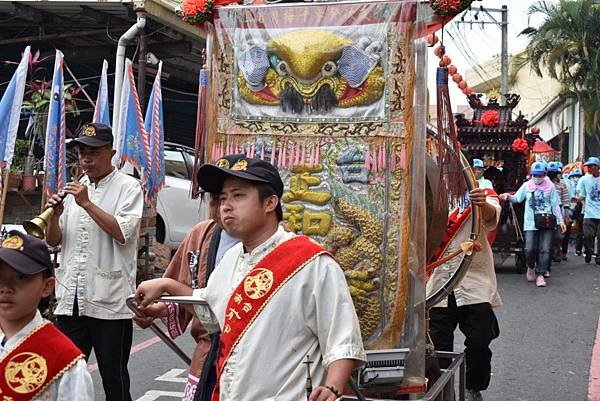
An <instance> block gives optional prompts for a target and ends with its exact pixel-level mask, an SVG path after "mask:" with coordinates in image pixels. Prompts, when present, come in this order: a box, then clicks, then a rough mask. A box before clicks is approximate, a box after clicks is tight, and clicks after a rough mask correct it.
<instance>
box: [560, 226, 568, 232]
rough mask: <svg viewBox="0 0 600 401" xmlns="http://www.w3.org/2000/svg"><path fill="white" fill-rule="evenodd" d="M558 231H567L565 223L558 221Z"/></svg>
mask: <svg viewBox="0 0 600 401" xmlns="http://www.w3.org/2000/svg"><path fill="white" fill-rule="evenodd" d="M560 232H561V233H563V234H564V233H566V232H567V226H566V225H565V223H560Z"/></svg>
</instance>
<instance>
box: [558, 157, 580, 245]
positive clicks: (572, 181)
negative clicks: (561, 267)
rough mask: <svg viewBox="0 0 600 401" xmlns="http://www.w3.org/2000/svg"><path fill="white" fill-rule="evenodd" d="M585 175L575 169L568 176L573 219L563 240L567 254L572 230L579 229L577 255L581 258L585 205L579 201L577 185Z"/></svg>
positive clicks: (576, 243)
mask: <svg viewBox="0 0 600 401" xmlns="http://www.w3.org/2000/svg"><path fill="white" fill-rule="evenodd" d="M582 175H583V173H582V172H581V170H580V169H578V168H575V169H573V170H571V172H570V173H569V175H568V178H567V179H568V180H569V199H570V200H571V208H570V213H571V216H570V217H571V219H570V222H569V224H567V233H566V234H565V238H563V243H562V251H563V252H564V253H566V252H567V249H568V248H569V237H570V236H571V230H572V228H573V224H575V226H576V227H577V235H576V242H575V255H577V256H581V250H582V249H583V203H582V202H581V201H580V200H578V199H577V183H578V182H579V180H580V179H581V176H582Z"/></svg>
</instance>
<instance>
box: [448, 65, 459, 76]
mask: <svg viewBox="0 0 600 401" xmlns="http://www.w3.org/2000/svg"><path fill="white" fill-rule="evenodd" d="M457 71H458V69H457V68H456V66H454V65H452V64H451V65H449V66H448V74H450V75H454V74H456V72H457Z"/></svg>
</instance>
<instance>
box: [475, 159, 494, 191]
mask: <svg viewBox="0 0 600 401" xmlns="http://www.w3.org/2000/svg"><path fill="white" fill-rule="evenodd" d="M471 170H473V174H474V175H475V178H476V179H477V183H478V184H479V188H484V189H485V188H489V189H494V185H493V184H492V182H491V181H490V180H488V179H487V178H483V172H484V170H485V165H484V164H483V160H481V159H473V164H472V167H471Z"/></svg>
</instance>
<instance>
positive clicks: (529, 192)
mask: <svg viewBox="0 0 600 401" xmlns="http://www.w3.org/2000/svg"><path fill="white" fill-rule="evenodd" d="M530 172H531V179H529V180H528V181H526V182H524V183H523V185H521V187H520V188H519V189H518V191H517V192H516V193H515V194H514V195H511V194H508V193H504V194H502V195H500V199H501V200H503V201H507V200H508V201H509V202H511V203H521V202H523V201H526V202H525V216H524V223H523V230H524V231H525V257H526V259H527V281H529V282H533V281H535V283H536V285H537V286H538V287H545V286H546V280H545V278H544V274H545V273H546V272H547V271H548V269H549V267H550V251H551V247H552V238H553V237H554V232H555V230H556V225H557V224H558V225H559V226H560V229H561V231H562V232H563V233H564V232H565V231H566V229H567V227H566V226H565V223H564V220H563V216H562V211H561V210H560V207H559V199H558V193H557V191H556V188H555V187H554V185H553V184H552V182H551V181H550V180H548V179H547V178H546V168H545V166H544V164H543V163H540V162H535V163H533V164H532V165H531V171H530ZM536 267H537V269H536Z"/></svg>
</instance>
